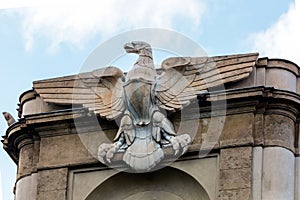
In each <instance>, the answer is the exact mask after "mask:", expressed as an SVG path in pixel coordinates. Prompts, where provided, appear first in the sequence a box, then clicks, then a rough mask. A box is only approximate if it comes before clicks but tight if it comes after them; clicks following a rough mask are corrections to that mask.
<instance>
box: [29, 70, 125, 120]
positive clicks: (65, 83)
mask: <svg viewBox="0 0 300 200" xmlns="http://www.w3.org/2000/svg"><path fill="white" fill-rule="evenodd" d="M122 77H123V72H122V71H121V70H120V69H118V68H116V67H106V68H101V69H97V70H94V71H92V72H86V73H80V74H78V75H73V76H66V77H60V78H54V79H47V80H42V81H35V82H34V83H33V88H34V90H35V91H36V92H37V94H39V95H40V97H41V98H42V99H43V100H44V101H45V102H48V103H54V104H58V105H71V104H72V105H74V104H81V105H83V106H84V107H87V108H88V109H89V110H90V111H94V113H96V114H99V115H100V116H101V117H104V118H106V119H108V120H113V119H115V118H117V117H118V116H120V115H121V114H122V113H123V111H124V109H125V105H124V99H123V88H122V84H123V81H122Z"/></svg>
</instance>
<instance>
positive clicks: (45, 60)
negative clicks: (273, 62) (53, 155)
mask: <svg viewBox="0 0 300 200" xmlns="http://www.w3.org/2000/svg"><path fill="white" fill-rule="evenodd" d="M128 2H130V4H129V3H128ZM299 4H300V2H299V0H296V2H295V1H292V0H276V1H273V0H253V1H245V0H218V1H216V0H202V1H198V0H185V1H180V0H165V1H158V0H152V1H150V0H145V1H125V0H119V1H116V0H111V1H101V4H99V3H95V2H94V1H91V0H88V1H85V4H84V5H82V4H80V3H79V1H72V4H70V2H67V1H64V2H63V3H62V2H59V3H58V1H43V3H41V2H40V1H34V0H32V1H28V3H26V4H24V3H22V1H16V0H11V1H0V66H1V68H0V70H1V71H0V87H1V94H2V98H1V100H0V102H1V103H0V111H1V112H2V111H8V112H11V113H12V114H13V115H14V116H15V117H16V110H15V109H16V107H17V103H18V98H19V95H20V94H21V93H22V92H24V91H26V90H28V89H31V87H32V81H34V80H40V79H45V78H51V77H57V76H64V75H69V74H75V73H78V72H79V71H80V68H81V65H82V64H83V62H84V61H85V59H86V58H87V56H88V55H89V54H90V53H91V52H92V51H93V49H95V48H96V47H97V46H98V45H99V44H101V43H102V42H104V41H106V40H108V39H110V38H111V37H113V36H116V35H118V34H120V33H124V32H125V31H130V30H134V29H138V28H166V29H169V30H173V31H177V32H179V33H181V34H183V35H185V36H187V37H189V38H191V39H192V40H194V41H195V42H197V43H198V44H199V45H201V46H202V48H204V49H205V51H206V52H207V54H208V55H211V56H213V55H223V54H234V53H246V52H259V53H260V56H261V57H262V56H268V57H273V58H274V57H277V58H285V59H289V60H291V61H294V62H295V63H298V65H299V64H300V56H298V55H297V54H299V52H300V49H299V48H300V40H299V35H300V27H299V25H298V24H299V23H297V19H300V5H299ZM58 5H59V6H58ZM154 59H155V58H154ZM119 63H120V62H119ZM118 67H120V68H122V63H120V64H119V66H118ZM6 128H7V125H6V123H5V120H4V119H2V120H0V133H1V134H2V135H4V134H5V130H6ZM0 172H1V174H0V179H1V182H2V184H0V200H2V199H1V192H2V193H3V195H2V196H3V199H4V200H9V199H13V197H12V189H13V184H14V180H15V174H16V166H15V164H14V163H13V162H12V161H11V160H10V158H9V157H8V155H7V154H6V153H5V152H4V151H3V150H1V151H0ZM1 185H2V188H1Z"/></svg>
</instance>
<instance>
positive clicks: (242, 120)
mask: <svg viewBox="0 0 300 200" xmlns="http://www.w3.org/2000/svg"><path fill="white" fill-rule="evenodd" d="M253 121H254V115H253V114H252V113H245V114H238V115H230V116H226V120H225V124H224V127H223V131H222V135H221V137H220V146H221V147H222V146H239V145H245V144H252V143H253V136H252V133H253Z"/></svg>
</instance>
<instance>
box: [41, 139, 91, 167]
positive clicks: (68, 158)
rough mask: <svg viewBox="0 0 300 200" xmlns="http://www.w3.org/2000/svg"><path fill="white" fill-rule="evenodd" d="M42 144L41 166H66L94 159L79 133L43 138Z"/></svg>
mask: <svg viewBox="0 0 300 200" xmlns="http://www.w3.org/2000/svg"><path fill="white" fill-rule="evenodd" d="M40 144H41V145H40V159H39V167H50V166H66V165H72V164H78V163H86V162H91V161H93V160H94V158H93V157H92V156H91V155H90V154H89V152H88V150H87V149H86V147H85V146H84V145H83V144H82V141H81V140H80V138H79V137H78V135H77V134H71V135H61V136H57V137H55V138H53V137H45V138H41V143H40ZM49 155H51V156H49Z"/></svg>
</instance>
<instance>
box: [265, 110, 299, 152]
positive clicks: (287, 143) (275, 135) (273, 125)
mask: <svg viewBox="0 0 300 200" xmlns="http://www.w3.org/2000/svg"><path fill="white" fill-rule="evenodd" d="M294 134H295V125H294V122H293V120H292V119H290V118H288V117H285V116H282V115H276V114H272V115H266V116H265V126H264V141H265V145H266V146H281V147H285V148H288V149H290V150H292V151H294V139H295V136H294Z"/></svg>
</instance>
